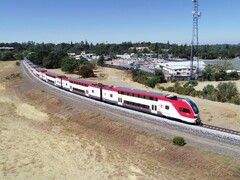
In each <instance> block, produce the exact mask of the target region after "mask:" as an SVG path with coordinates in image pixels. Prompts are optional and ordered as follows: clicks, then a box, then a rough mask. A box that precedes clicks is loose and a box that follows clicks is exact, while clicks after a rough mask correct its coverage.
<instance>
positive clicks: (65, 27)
mask: <svg viewBox="0 0 240 180" xmlns="http://www.w3.org/2000/svg"><path fill="white" fill-rule="evenodd" d="M198 2H199V11H201V12H202V17H201V18H199V22H198V24H199V44H224V43H228V44H238V43H240V12H239V7H240V0H198ZM192 9H193V3H192V0H0V42H19V43H21V42H27V41H34V42H37V43H42V42H45V43H49V42H51V43H62V42H67V43H69V42H73V43H75V42H80V41H85V40H87V41H88V42H91V43H93V44H96V43H121V42H125V41H132V42H142V41H145V42H149V41H150V42H153V43H154V42H162V43H166V42H168V41H169V42H170V43H177V44H190V43H191V39H192V24H193V19H192Z"/></svg>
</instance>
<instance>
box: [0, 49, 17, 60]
mask: <svg viewBox="0 0 240 180" xmlns="http://www.w3.org/2000/svg"><path fill="white" fill-rule="evenodd" d="M13 55H14V54H13V52H10V51H7V52H3V53H2V57H1V60H3V61H9V60H14V56H13Z"/></svg>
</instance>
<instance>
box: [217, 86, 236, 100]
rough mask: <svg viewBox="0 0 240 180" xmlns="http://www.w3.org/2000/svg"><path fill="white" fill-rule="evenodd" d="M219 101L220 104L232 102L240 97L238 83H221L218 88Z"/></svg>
mask: <svg viewBox="0 0 240 180" xmlns="http://www.w3.org/2000/svg"><path fill="white" fill-rule="evenodd" d="M217 90H218V92H217V99H218V101H220V102H227V101H230V100H231V99H232V98H233V97H235V96H238V94H239V92H238V89H237V86H236V83H233V82H228V83H222V82H221V83H219V84H218V86H217Z"/></svg>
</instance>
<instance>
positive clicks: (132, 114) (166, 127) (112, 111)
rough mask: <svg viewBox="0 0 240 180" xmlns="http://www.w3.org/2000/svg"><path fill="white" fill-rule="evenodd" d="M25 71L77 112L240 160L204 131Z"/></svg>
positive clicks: (39, 86) (238, 152) (33, 81)
mask: <svg viewBox="0 0 240 180" xmlns="http://www.w3.org/2000/svg"><path fill="white" fill-rule="evenodd" d="M22 72H23V77H24V78H25V80H27V83H29V84H28V85H29V86H32V87H33V88H37V89H40V90H44V91H45V92H46V93H48V94H50V95H52V96H54V97H56V98H59V99H61V100H62V101H63V102H64V103H66V104H67V105H68V106H70V107H72V108H73V109H74V110H76V111H79V110H87V111H90V112H95V113H99V114H101V115H102V116H105V117H107V118H108V119H111V120H114V121H118V122H122V123H125V124H127V125H130V126H132V127H135V128H138V129H142V130H145V131H148V132H150V133H153V134H160V135H162V136H164V137H166V138H170V139H172V138H173V137H175V136H182V137H184V138H185V140H186V142H187V144H188V145H191V146H194V147H197V148H201V149H204V150H209V151H213V152H217V153H221V154H225V155H229V156H234V157H238V158H240V148H239V146H234V145H230V144H228V143H223V142H220V141H219V140H216V139H215V140H213V139H211V138H209V137H206V136H204V135H203V134H201V133H200V132H201V131H200V132H197V131H195V130H194V128H193V130H191V131H188V132H186V129H191V127H192V126H191V125H186V124H182V123H178V122H171V121H170V120H166V119H164V118H160V117H155V116H151V115H148V114H144V113H140V112H136V111H132V110H129V109H124V108H121V107H117V106H111V105H108V104H105V103H102V102H98V101H95V100H92V99H88V98H86V97H82V96H78V95H75V94H72V93H69V92H67V91H63V90H61V89H59V88H56V87H53V86H51V85H49V84H47V83H45V82H43V81H41V80H39V79H37V78H36V77H34V76H33V74H31V73H30V72H28V71H27V70H26V69H25V68H24V66H23V65H22ZM156 119H157V120H156ZM173 124H176V125H173Z"/></svg>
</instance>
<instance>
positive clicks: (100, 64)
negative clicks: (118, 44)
mask: <svg viewBox="0 0 240 180" xmlns="http://www.w3.org/2000/svg"><path fill="white" fill-rule="evenodd" d="M97 64H98V65H99V66H103V64H104V56H103V55H101V56H100V57H99V60H98V62H97Z"/></svg>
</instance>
